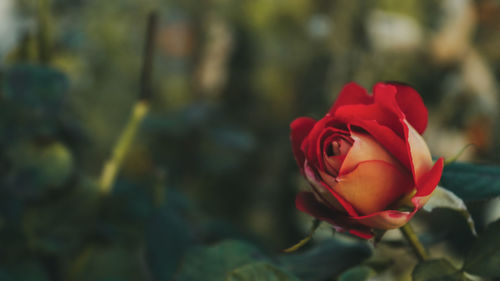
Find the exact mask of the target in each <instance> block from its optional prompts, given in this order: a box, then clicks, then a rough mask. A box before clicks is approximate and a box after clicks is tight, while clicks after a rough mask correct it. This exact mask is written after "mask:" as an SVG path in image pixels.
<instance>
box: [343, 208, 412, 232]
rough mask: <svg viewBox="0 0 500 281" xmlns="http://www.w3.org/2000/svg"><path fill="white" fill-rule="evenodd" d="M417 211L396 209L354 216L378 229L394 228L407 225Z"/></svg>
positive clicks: (356, 219)
mask: <svg viewBox="0 0 500 281" xmlns="http://www.w3.org/2000/svg"><path fill="white" fill-rule="evenodd" d="M414 214H415V212H411V213H410V212H400V211H396V210H388V211H382V212H378V213H374V214H371V215H368V216H362V217H352V219H353V220H354V221H355V222H357V223H360V224H363V225H366V226H368V227H371V228H376V229H394V228H399V227H402V226H403V225H405V224H406V223H407V222H408V221H409V220H410V219H411V218H412V217H413V215H414Z"/></svg>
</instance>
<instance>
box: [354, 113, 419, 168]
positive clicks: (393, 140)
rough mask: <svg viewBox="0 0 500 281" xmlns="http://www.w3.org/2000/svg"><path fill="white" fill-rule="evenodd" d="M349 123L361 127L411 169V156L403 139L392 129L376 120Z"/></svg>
mask: <svg viewBox="0 0 500 281" xmlns="http://www.w3.org/2000/svg"><path fill="white" fill-rule="evenodd" d="M351 125H354V126H357V127H361V128H363V129H364V130H365V131H367V132H368V133H369V134H370V135H371V136H372V137H373V138H374V139H375V140H377V142H378V143H380V144H381V145H382V146H383V147H384V148H385V149H387V151H389V152H390V153H391V155H392V156H394V158H396V159H398V160H399V162H401V164H403V166H404V167H406V168H407V169H408V170H409V171H410V170H411V169H412V166H411V165H412V164H411V158H410V156H409V152H408V150H407V144H406V142H405V140H404V139H403V138H401V137H399V136H398V135H397V134H396V133H395V132H394V131H393V130H391V129H390V128H388V127H386V126H382V125H381V124H379V123H378V122H377V121H376V120H355V121H353V122H351Z"/></svg>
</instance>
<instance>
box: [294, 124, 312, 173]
mask: <svg viewBox="0 0 500 281" xmlns="http://www.w3.org/2000/svg"><path fill="white" fill-rule="evenodd" d="M314 124H316V120H314V119H312V118H309V117H300V118H297V119H295V120H294V121H293V122H292V123H291V124H290V130H291V132H290V140H291V142H292V149H293V155H294V156H295V160H296V161H297V164H298V165H299V167H300V170H301V171H302V172H303V171H304V161H305V156H304V152H303V151H302V150H301V149H300V147H301V145H302V142H303V141H304V139H305V138H306V137H307V135H308V134H309V132H310V131H311V130H312V128H313V126H314Z"/></svg>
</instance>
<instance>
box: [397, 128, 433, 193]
mask: <svg viewBox="0 0 500 281" xmlns="http://www.w3.org/2000/svg"><path fill="white" fill-rule="evenodd" d="M404 124H405V135H407V139H408V142H407V144H408V153H409V154H410V157H411V163H412V173H413V176H414V178H415V183H417V184H418V183H419V181H420V178H421V177H422V176H423V175H425V174H427V173H428V172H429V171H430V170H431V168H432V165H433V163H432V157H431V153H430V151H429V148H428V147H427V144H426V143H425V140H424V139H423V138H422V136H421V135H420V134H419V133H418V132H417V131H416V130H415V129H414V128H413V127H412V126H411V125H410V124H409V123H408V122H407V121H404Z"/></svg>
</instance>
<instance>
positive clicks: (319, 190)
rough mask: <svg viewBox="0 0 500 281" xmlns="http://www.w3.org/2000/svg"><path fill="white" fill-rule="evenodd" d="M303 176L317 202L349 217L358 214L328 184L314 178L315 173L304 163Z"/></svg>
mask: <svg viewBox="0 0 500 281" xmlns="http://www.w3.org/2000/svg"><path fill="white" fill-rule="evenodd" d="M304 174H305V176H306V178H307V180H308V181H309V183H311V185H312V187H313V190H314V193H315V194H316V195H317V196H318V200H319V201H320V202H322V203H324V204H325V205H326V206H330V208H331V209H337V210H338V211H342V212H347V213H348V214H349V215H351V216H357V215H358V213H357V212H356V210H354V208H353V207H352V205H351V204H350V203H349V202H347V201H346V200H345V199H344V198H342V197H341V196H340V195H339V194H337V192H335V191H334V190H333V189H332V188H331V187H330V186H329V185H328V184H326V183H325V182H324V181H322V180H321V179H319V178H317V177H316V174H315V172H314V171H313V169H312V168H311V166H309V164H308V162H307V161H306V163H305V165H304Z"/></svg>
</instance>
